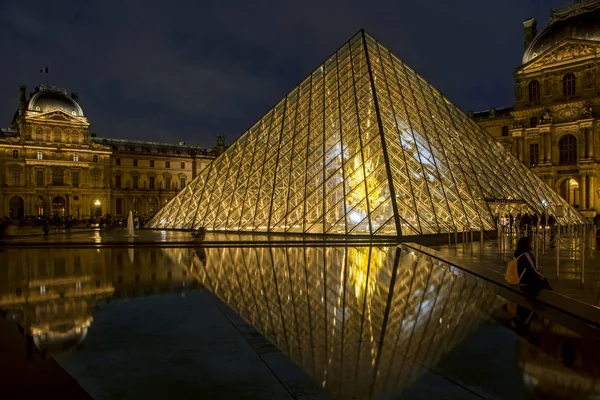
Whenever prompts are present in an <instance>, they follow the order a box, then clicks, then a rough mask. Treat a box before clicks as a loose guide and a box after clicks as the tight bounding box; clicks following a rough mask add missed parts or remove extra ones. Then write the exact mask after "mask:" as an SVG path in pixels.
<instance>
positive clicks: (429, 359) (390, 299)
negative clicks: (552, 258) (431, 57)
mask: <svg viewBox="0 0 600 400" xmlns="http://www.w3.org/2000/svg"><path fill="white" fill-rule="evenodd" d="M165 252H166V253H168V254H171V255H172V256H173V257H174V258H178V259H180V260H181V262H182V263H183V264H185V265H188V266H189V267H188V271H189V272H190V275H193V276H194V277H196V278H197V279H198V281H199V282H201V283H202V284H203V285H205V286H206V287H208V288H209V290H211V291H212V292H213V293H214V294H215V295H216V296H217V297H219V298H220V299H221V300H222V301H223V302H224V303H226V304H227V305H228V306H229V307H230V308H231V309H233V310H234V311H235V312H236V313H237V314H239V315H240V316H241V317H243V318H244V319H245V320H246V321H248V323H250V324H251V325H252V326H253V327H254V328H255V329H257V330H258V331H260V332H262V333H263V334H265V335H266V336H267V337H269V338H270V339H271V340H272V341H273V343H275V344H276V345H277V347H278V348H279V349H280V350H281V351H282V352H284V353H285V354H287V355H288V356H289V357H290V358H291V359H292V360H294V361H295V362H296V363H297V364H298V365H300V366H302V368H303V369H304V370H305V371H306V372H308V373H309V374H310V375H311V376H312V377H313V378H314V379H315V381H316V382H318V383H320V384H322V385H323V386H324V387H325V388H326V390H327V391H328V392H329V393H331V394H333V395H335V397H336V398H343V399H346V398H347V399H350V398H352V399H362V398H373V399H377V398H386V397H385V396H386V395H389V394H391V393H398V391H401V390H403V389H407V388H409V387H411V385H412V384H413V383H414V382H415V381H416V380H418V379H419V377H420V376H422V374H424V373H426V371H427V368H431V367H433V366H435V365H436V364H437V363H438V362H439V360H440V359H442V358H443V357H444V355H446V354H448V353H449V352H451V351H452V350H453V349H454V348H455V347H456V346H457V345H458V344H460V343H461V342H462V341H463V340H464V339H465V338H466V337H468V336H469V335H470V334H471V333H472V332H473V331H474V330H475V329H477V328H478V327H479V326H480V325H481V324H482V323H483V322H484V320H485V319H486V318H487V313H488V312H489V310H492V309H496V308H498V307H500V306H501V304H502V302H501V300H500V298H499V297H497V296H496V295H495V293H494V292H492V291H490V290H489V287H487V286H485V285H484V284H482V283H481V281H480V280H478V279H477V278H476V277H474V276H472V275H470V274H466V273H462V272H460V271H458V270H452V269H450V268H447V265H446V264H444V265H441V264H439V263H438V262H437V261H435V260H433V259H432V258H428V257H421V256H420V255H416V254H411V253H410V252H409V251H403V250H400V249H397V248H396V247H395V246H392V247H287V248H285V247H250V248H248V247H245V248H198V249H197V250H196V256H192V259H191V260H190V259H188V257H189V253H188V251H187V250H186V249H165Z"/></svg>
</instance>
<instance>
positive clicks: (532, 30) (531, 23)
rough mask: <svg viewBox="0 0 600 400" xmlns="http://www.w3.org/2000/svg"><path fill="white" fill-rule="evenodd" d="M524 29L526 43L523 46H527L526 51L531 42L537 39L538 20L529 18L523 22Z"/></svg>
mask: <svg viewBox="0 0 600 400" xmlns="http://www.w3.org/2000/svg"><path fill="white" fill-rule="evenodd" d="M523 29H524V33H525V41H524V43H523V44H524V45H525V49H526V50H527V48H528V47H529V45H530V44H531V42H533V39H535V37H536V36H537V34H538V31H537V21H536V19H535V18H529V19H527V20H525V21H523Z"/></svg>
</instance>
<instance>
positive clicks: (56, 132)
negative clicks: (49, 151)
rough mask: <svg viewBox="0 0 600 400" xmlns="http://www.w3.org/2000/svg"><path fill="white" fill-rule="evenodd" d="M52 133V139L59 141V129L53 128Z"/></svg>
mask: <svg viewBox="0 0 600 400" xmlns="http://www.w3.org/2000/svg"><path fill="white" fill-rule="evenodd" d="M53 133H54V141H55V142H57V143H58V142H60V140H61V132H60V129H58V128H54V132H53Z"/></svg>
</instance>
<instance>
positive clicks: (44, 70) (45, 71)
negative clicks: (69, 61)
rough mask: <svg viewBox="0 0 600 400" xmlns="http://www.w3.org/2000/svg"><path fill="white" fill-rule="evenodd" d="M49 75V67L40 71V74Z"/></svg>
mask: <svg viewBox="0 0 600 400" xmlns="http://www.w3.org/2000/svg"><path fill="white" fill-rule="evenodd" d="M47 73H48V67H44V68H42V69H40V74H47Z"/></svg>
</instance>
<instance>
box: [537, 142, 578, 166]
mask: <svg viewBox="0 0 600 400" xmlns="http://www.w3.org/2000/svg"><path fill="white" fill-rule="evenodd" d="M539 163H540V145H539V143H531V144H530V145H529V165H530V166H532V167H535V166H536V165H538V164H539ZM558 163H559V165H573V164H576V163H577V138H575V136H573V135H565V136H563V137H562V138H560V140H559V141H558Z"/></svg>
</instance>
